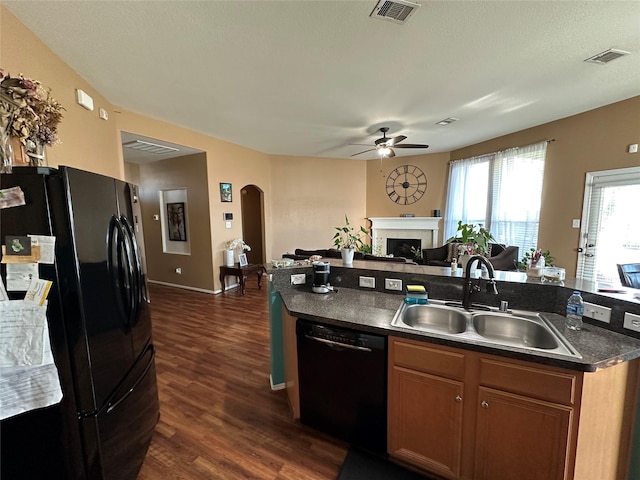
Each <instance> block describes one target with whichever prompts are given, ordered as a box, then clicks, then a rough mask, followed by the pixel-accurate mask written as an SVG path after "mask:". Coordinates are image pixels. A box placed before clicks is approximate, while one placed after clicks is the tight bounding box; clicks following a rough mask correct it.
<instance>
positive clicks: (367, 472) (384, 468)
mask: <svg viewBox="0 0 640 480" xmlns="http://www.w3.org/2000/svg"><path fill="white" fill-rule="evenodd" d="M426 478H428V477H423V476H422V475H419V474H417V473H415V472H412V471H410V470H407V469H405V468H402V467H401V466H399V465H396V464H395V463H392V462H390V461H388V460H386V459H384V458H381V457H378V456H375V455H372V454H370V453H367V452H363V451H362V450H359V449H357V448H354V447H351V448H350V449H349V452H348V453H347V456H346V457H345V459H344V462H343V463H342V467H340V473H339V474H338V480H425V479H426Z"/></svg>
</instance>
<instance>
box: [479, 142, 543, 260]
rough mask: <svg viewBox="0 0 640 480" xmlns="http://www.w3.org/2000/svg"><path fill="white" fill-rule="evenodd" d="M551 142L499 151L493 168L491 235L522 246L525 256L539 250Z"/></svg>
mask: <svg viewBox="0 0 640 480" xmlns="http://www.w3.org/2000/svg"><path fill="white" fill-rule="evenodd" d="M546 151H547V142H540V143H537V144H535V145H528V146H526V147H518V148H511V149H509V150H505V151H503V152H497V153H496V154H495V157H494V159H493V162H492V166H491V170H492V171H491V187H490V189H491V197H490V198H491V201H490V202H489V204H488V206H489V209H488V215H487V218H489V221H488V222H487V225H488V226H489V230H490V232H491V233H492V234H493V236H494V237H495V238H496V239H500V240H499V241H500V243H505V244H507V245H518V246H519V247H520V254H521V256H524V254H525V252H528V251H529V250H530V249H531V248H543V249H544V245H543V246H540V247H538V227H539V225H540V202H541V199H542V180H543V178H544V158H545V154H546Z"/></svg>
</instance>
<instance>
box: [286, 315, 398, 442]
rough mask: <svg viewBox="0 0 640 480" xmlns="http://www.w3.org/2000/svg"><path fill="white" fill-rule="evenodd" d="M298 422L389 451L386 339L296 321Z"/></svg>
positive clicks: (350, 440)
mask: <svg viewBox="0 0 640 480" xmlns="http://www.w3.org/2000/svg"><path fill="white" fill-rule="evenodd" d="M296 332H297V340H298V342H297V343H298V377H299V378H298V381H299V389H300V421H301V422H302V423H304V424H305V425H309V426H310V427H313V428H316V429H318V430H321V431H323V432H326V433H329V434H331V435H334V436H336V437H338V438H342V439H344V440H346V441H348V442H350V443H352V444H354V445H357V446H359V447H362V448H365V449H367V450H370V451H372V452H376V453H386V450H387V395H386V390H387V388H386V387H387V338H386V337H384V336H381V335H372V334H369V333H363V332H359V331H356V330H351V329H346V328H339V327H338V328H337V327H334V326H331V325H322V324H318V323H312V322H308V321H305V320H300V319H299V320H298V321H297V324H296Z"/></svg>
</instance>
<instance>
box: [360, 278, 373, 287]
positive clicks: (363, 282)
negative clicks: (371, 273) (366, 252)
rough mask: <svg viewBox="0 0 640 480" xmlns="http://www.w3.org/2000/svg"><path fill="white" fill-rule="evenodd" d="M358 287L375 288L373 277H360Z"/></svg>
mask: <svg viewBox="0 0 640 480" xmlns="http://www.w3.org/2000/svg"><path fill="white" fill-rule="evenodd" d="M358 285H360V286H361V287H364V288H376V279H375V278H374V277H360V278H359V281H358Z"/></svg>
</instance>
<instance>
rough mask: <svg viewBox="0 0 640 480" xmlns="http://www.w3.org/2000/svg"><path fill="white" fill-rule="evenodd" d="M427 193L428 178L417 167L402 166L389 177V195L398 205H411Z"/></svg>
mask: <svg viewBox="0 0 640 480" xmlns="http://www.w3.org/2000/svg"><path fill="white" fill-rule="evenodd" d="M426 191H427V176H426V175H425V174H424V172H423V171H422V170H420V169H419V168H418V167H416V166H415V165H400V166H399V167H398V168H396V169H394V170H393V171H392V172H391V173H390V174H389V176H388V177H387V195H389V198H390V199H391V200H392V201H394V202H395V203H397V204H398V205H411V204H412V203H415V202H417V201H418V200H420V199H421V198H422V196H423V195H424V192H426Z"/></svg>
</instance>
